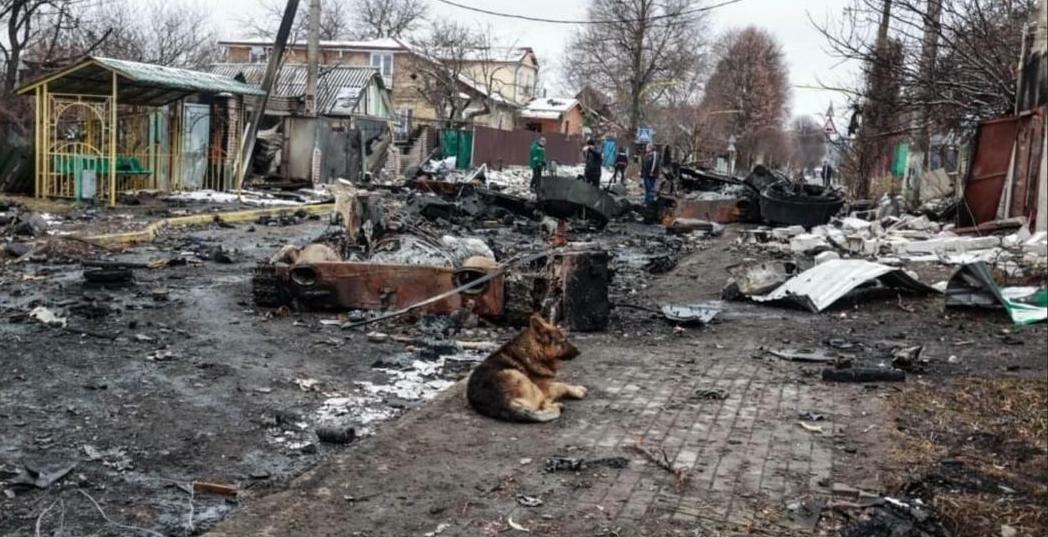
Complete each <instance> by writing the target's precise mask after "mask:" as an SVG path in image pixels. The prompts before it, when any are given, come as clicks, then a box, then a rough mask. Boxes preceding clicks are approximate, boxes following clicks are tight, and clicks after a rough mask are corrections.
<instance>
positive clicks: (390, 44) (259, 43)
mask: <svg viewBox="0 0 1048 537" xmlns="http://www.w3.org/2000/svg"><path fill="white" fill-rule="evenodd" d="M218 44H219V45H221V46H231V45H233V46H235V45H242V46H250V47H271V46H273V40H272V39H232V40H223V41H219V42H218ZM288 46H289V47H299V48H300V47H304V46H306V42H305V41H296V42H294V43H288ZM320 48H334V49H350V50H398V49H405V48H407V47H405V46H404V44H403V43H402V42H401V41H400V40H398V39H394V38H391V37H388V38H383V39H366V40H358V41H338V40H336V41H331V40H324V39H322V40H320Z"/></svg>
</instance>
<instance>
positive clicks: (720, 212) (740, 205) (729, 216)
mask: <svg viewBox="0 0 1048 537" xmlns="http://www.w3.org/2000/svg"><path fill="white" fill-rule="evenodd" d="M752 208H753V204H752V202H751V201H750V200H749V199H747V198H732V199H722V200H691V199H685V198H666V197H663V198H660V199H659V221H660V222H662V225H664V226H667V227H669V226H671V225H672V224H673V222H674V221H677V220H685V219H686V220H708V221H711V222H716V223H718V224H730V223H733V222H739V221H742V220H747V219H748V217H747V215H748V214H749V213H750V212H751V210H752Z"/></svg>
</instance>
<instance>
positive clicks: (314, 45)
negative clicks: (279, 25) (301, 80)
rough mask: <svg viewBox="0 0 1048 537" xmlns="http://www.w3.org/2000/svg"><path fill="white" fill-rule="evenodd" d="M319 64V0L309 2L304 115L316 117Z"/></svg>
mask: <svg viewBox="0 0 1048 537" xmlns="http://www.w3.org/2000/svg"><path fill="white" fill-rule="evenodd" d="M319 63H320V0H309V37H308V41H307V43H306V103H305V104H306V115H307V116H310V117H316V115H317V78H318V75H319V72H318V71H319Z"/></svg>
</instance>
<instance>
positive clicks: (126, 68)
mask: <svg viewBox="0 0 1048 537" xmlns="http://www.w3.org/2000/svg"><path fill="white" fill-rule="evenodd" d="M92 59H93V60H94V61H95V62H96V63H98V64H99V65H102V66H104V67H106V68H109V69H112V70H114V71H116V72H117V74H119V75H120V76H123V77H124V78H127V79H129V80H132V81H134V82H137V83H145V84H153V85H156V86H160V87H169V88H179V89H186V90H192V91H199V92H207V93H223V92H226V93H234V94H237V95H262V90H260V89H258V88H256V87H254V86H250V85H248V84H244V83H241V82H237V81H236V80H233V78H232V77H224V76H221V75H218V74H215V73H205V72H203V71H191V70H189V69H179V68H177V67H165V66H162V65H153V64H150V63H139V62H131V61H127V60H115V59H113V58H92Z"/></svg>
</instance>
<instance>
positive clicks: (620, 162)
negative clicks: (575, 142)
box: [528, 136, 662, 205]
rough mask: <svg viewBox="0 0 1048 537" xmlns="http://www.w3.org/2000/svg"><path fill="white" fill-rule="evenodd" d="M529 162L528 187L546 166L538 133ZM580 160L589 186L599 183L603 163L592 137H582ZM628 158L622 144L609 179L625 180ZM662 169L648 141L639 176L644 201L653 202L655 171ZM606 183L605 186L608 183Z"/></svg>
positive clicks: (535, 185)
mask: <svg viewBox="0 0 1048 537" xmlns="http://www.w3.org/2000/svg"><path fill="white" fill-rule="evenodd" d="M528 160H529V163H530V166H531V190H533V191H535V190H537V189H538V186H539V181H540V179H541V177H542V173H543V171H544V170H545V169H546V137H545V136H540V137H539V139H538V140H535V142H533V143H532V144H531V152H530V156H529V159H528ZM582 160H583V163H584V164H585V166H584V167H583V171H582V178H583V179H584V180H585V181H586V182H587V183H589V184H591V185H593V186H598V187H599V186H600V178H601V174H602V168H603V163H604V154H603V153H602V152H601V150H600V149H599V148H598V147H597V144H596V142H594V141H593V139H592V138H591V139H589V140H586V145H585V146H583V148H582ZM629 163H630V159H629V155H628V154H627V153H626V149H625V148H619V151H618V153H617V154H616V155H615V161H614V163H613V166H612V168H613V170H614V172H613V173H612V176H611V183H610V184H615V183H616V182H620V183H622V184H625V183H626V168H628V167H629ZM661 170H662V162H661V159H660V156H659V152H658V150H657V149H656V147H655V144H653V143H648V144H647V145H646V146H645V148H644V156H643V158H642V159H641V165H640V177H641V181H642V182H643V184H644V204H645V205H651V204H652V203H654V202H655V187H656V184H657V182H658V178H659V173H660V171H661ZM610 184H609V186H610Z"/></svg>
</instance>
